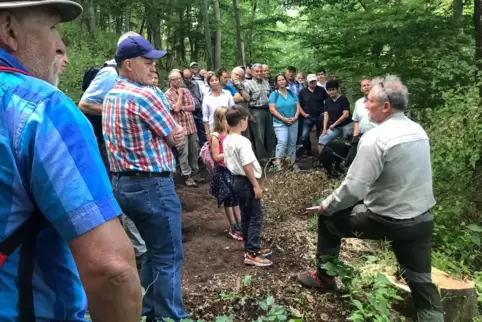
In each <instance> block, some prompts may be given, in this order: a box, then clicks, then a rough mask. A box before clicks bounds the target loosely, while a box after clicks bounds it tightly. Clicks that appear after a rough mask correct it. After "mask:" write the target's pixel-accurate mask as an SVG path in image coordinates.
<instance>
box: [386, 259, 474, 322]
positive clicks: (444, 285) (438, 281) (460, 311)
mask: <svg viewBox="0 0 482 322" xmlns="http://www.w3.org/2000/svg"><path fill="white" fill-rule="evenodd" d="M387 278H388V279H389V280H390V282H391V283H392V284H393V285H394V286H395V287H396V288H397V289H398V290H399V294H400V296H401V297H402V298H403V299H404V300H403V301H402V302H401V303H399V304H398V305H394V308H395V309H397V310H399V311H400V312H401V313H402V314H404V315H407V316H411V317H414V316H415V309H414V307H413V302H412V298H411V296H410V289H409V287H408V286H407V284H406V283H405V281H403V280H398V279H397V278H396V277H394V276H387ZM432 281H433V283H434V284H435V286H436V287H437V289H438V290H439V292H440V296H441V298H442V303H443V306H444V311H445V322H469V321H473V319H474V318H475V317H476V316H477V315H478V309H477V291H476V289H475V284H474V283H473V282H471V281H461V280H458V279H456V278H454V277H452V276H450V275H449V274H447V273H445V272H443V271H441V270H438V269H436V268H434V267H432ZM415 320H416V319H415Z"/></svg>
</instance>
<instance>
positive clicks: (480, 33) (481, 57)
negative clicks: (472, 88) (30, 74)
mask: <svg viewBox="0 0 482 322" xmlns="http://www.w3.org/2000/svg"><path fill="white" fill-rule="evenodd" d="M481 15H482V0H474V25H475V60H476V66H477V80H478V81H479V80H480V76H481V75H482V23H481V19H482V16H481ZM479 95H480V97H481V98H482V85H481V86H479Z"/></svg>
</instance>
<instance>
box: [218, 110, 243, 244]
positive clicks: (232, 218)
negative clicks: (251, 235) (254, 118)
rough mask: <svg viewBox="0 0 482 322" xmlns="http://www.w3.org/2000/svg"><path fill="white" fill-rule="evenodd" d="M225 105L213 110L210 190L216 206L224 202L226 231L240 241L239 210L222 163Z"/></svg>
mask: <svg viewBox="0 0 482 322" xmlns="http://www.w3.org/2000/svg"><path fill="white" fill-rule="evenodd" d="M227 111H228V108H227V107H224V106H220V107H218V108H216V110H215V111H214V128H213V131H214V132H213V133H212V134H211V142H210V143H211V153H212V155H213V160H214V162H216V167H215V168H214V172H213V178H212V180H211V189H210V192H211V194H212V195H213V196H215V197H216V199H217V201H218V207H221V205H222V204H223V203H224V211H225V212H226V218H227V219H228V222H229V229H228V233H229V235H230V236H231V237H233V238H234V239H236V240H239V241H242V240H243V236H242V234H241V230H240V222H241V212H240V210H239V202H238V198H237V197H236V194H235V193H234V191H233V188H232V187H231V173H230V172H229V170H228V168H227V167H226V164H225V163H224V149H223V142H224V139H225V138H226V135H227V134H228V128H229V126H228V123H227V122H226V112H227Z"/></svg>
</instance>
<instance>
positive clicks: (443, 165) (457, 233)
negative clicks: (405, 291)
mask: <svg viewBox="0 0 482 322" xmlns="http://www.w3.org/2000/svg"><path fill="white" fill-rule="evenodd" d="M443 99H444V101H445V104H443V105H442V106H439V107H437V108H436V109H434V110H433V111H430V112H428V113H427V115H425V116H424V119H426V120H427V121H426V129H427V133H428V135H429V136H430V139H431V146H432V165H433V182H434V193H435V196H436V199H437V205H436V206H435V208H434V217H435V221H436V224H437V225H436V227H435V231H434V247H435V249H436V250H437V251H438V252H440V253H439V254H438V253H435V254H434V262H435V263H436V264H438V266H439V268H441V269H447V270H449V271H450V272H452V273H464V274H470V271H471V270H472V269H474V268H477V267H480V265H481V264H482V260H481V258H482V247H481V238H482V232H481V230H482V229H481V227H480V226H478V225H480V214H479V213H478V212H477V211H476V210H475V207H474V196H477V195H478V192H476V191H474V189H472V188H471V184H470V183H471V182H472V178H473V174H474V169H475V167H476V165H477V162H478V161H479V159H480V156H481V154H482V140H481V137H482V110H481V108H480V105H479V103H480V99H479V97H478V88H476V87H471V88H463V89H459V90H457V91H449V92H446V93H444V94H443ZM454 111H456V112H454ZM479 193H480V192H479Z"/></svg>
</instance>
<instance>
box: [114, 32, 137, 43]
mask: <svg viewBox="0 0 482 322" xmlns="http://www.w3.org/2000/svg"><path fill="white" fill-rule="evenodd" d="M131 36H139V34H138V33H137V32H135V31H128V32H126V33H123V34H122V36H120V37H119V41H117V46H119V44H120V43H121V42H123V41H124V40H126V39H127V38H129V37H131Z"/></svg>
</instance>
